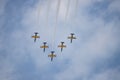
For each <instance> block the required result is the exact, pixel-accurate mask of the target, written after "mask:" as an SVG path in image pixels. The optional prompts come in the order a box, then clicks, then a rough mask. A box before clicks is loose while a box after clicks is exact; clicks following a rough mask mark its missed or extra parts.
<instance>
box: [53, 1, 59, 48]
mask: <svg viewBox="0 0 120 80" xmlns="http://www.w3.org/2000/svg"><path fill="white" fill-rule="evenodd" d="M60 3H61V0H58V3H57V11H56V20H55V27H54V37H53V46H52V48H53V49H54V48H55V37H56V29H57V22H58V14H59V9H60Z"/></svg>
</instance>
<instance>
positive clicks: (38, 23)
mask: <svg viewBox="0 0 120 80" xmlns="http://www.w3.org/2000/svg"><path fill="white" fill-rule="evenodd" d="M40 12H41V7H40V6H38V11H37V12H36V14H37V16H36V17H37V25H38V27H39V26H40V20H39V18H40Z"/></svg>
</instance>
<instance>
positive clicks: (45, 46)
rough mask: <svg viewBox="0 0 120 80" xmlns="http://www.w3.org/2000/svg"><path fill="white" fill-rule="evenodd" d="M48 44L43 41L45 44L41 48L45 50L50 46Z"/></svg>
mask: <svg viewBox="0 0 120 80" xmlns="http://www.w3.org/2000/svg"><path fill="white" fill-rule="evenodd" d="M46 44H47V42H43V46H40V48H43V52H45V48H48V46H47V45H46Z"/></svg>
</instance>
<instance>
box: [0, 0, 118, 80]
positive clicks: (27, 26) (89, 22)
mask: <svg viewBox="0 0 120 80" xmlns="http://www.w3.org/2000/svg"><path fill="white" fill-rule="evenodd" d="M98 1H101V0H98ZM92 2H93V0H79V3H78V8H80V9H79V10H81V11H80V14H78V15H77V16H76V17H74V15H75V14H76V11H75V7H76V3H75V0H71V3H70V11H69V16H68V19H67V22H65V20H64V19H65V13H66V8H67V5H66V4H67V0H61V5H60V11H59V15H58V25H57V32H56V33H57V34H56V37H55V40H56V41H55V42H56V44H55V45H56V48H55V50H56V51H57V52H58V53H56V54H58V55H57V57H56V59H55V61H53V63H54V64H52V65H55V64H56V65H60V64H59V63H61V64H62V63H63V62H65V61H66V59H67V60H68V61H69V63H65V64H62V65H60V68H61V71H60V72H57V73H56V74H55V75H52V77H53V78H55V80H75V79H76V78H79V77H82V78H83V79H86V78H85V77H88V75H90V74H91V73H90V72H91V70H92V68H93V66H95V64H94V63H95V62H96V61H99V60H102V59H105V60H107V59H108V58H111V57H112V55H114V54H113V53H112V52H114V51H115V49H116V47H117V43H118V40H116V37H115V34H114V30H115V29H114V25H115V22H114V21H113V22H111V23H105V22H104V20H103V18H101V17H99V18H96V19H94V20H93V19H91V18H90V16H88V15H86V14H83V13H82V11H83V9H84V7H86V6H89V5H90V4H92ZM72 3H73V5H72ZM47 4H48V3H47V2H42V3H40V2H38V3H37V4H36V6H34V7H33V8H29V9H27V10H26V12H25V13H24V16H23V20H22V26H24V30H18V31H14V32H13V33H12V34H11V39H10V41H11V42H12V41H13V40H14V44H12V43H11V44H10V45H11V47H10V48H8V52H9V51H11V50H13V51H11V52H12V54H10V55H12V56H14V60H16V61H15V62H16V63H17V62H20V63H21V62H23V61H25V60H26V59H27V57H28V56H30V57H31V58H32V60H33V62H34V63H35V67H36V68H37V69H38V71H40V70H44V68H46V66H47V68H49V66H50V65H51V64H50V61H49V59H48V57H47V55H48V53H49V52H50V50H51V45H53V43H52V41H53V33H54V28H55V27H54V26H55V24H56V23H55V16H56V4H57V0H51V6H50V8H49V9H50V10H49V13H48V14H47ZM24 11H25V10H24ZM39 11H40V12H39ZM46 16H48V24H47V21H46V20H47V17H46ZM66 23H67V24H66ZM116 29H117V28H116ZM35 31H38V32H39V35H40V37H41V38H40V39H38V40H37V42H36V43H34V42H33V39H31V36H32V35H33V33H34V32H35ZM71 31H72V32H75V33H76V35H75V36H77V40H75V41H74V42H73V44H69V42H68V40H67V36H68V35H69V33H71ZM44 40H46V41H47V42H48V44H49V46H50V49H48V50H49V51H47V53H45V54H44V53H43V52H42V49H40V45H41V44H42V42H43V41H44ZM61 40H64V41H65V42H66V45H67V48H66V49H64V51H63V53H61V54H59V50H58V49H57V44H58V43H59V42H60V41H61ZM110 51H111V52H110ZM18 53H19V54H18ZM57 62H58V64H57ZM10 63H11V62H10ZM66 64H68V66H67V68H65V69H62V68H64V67H65V65H66ZM93 64H94V65H93ZM4 66H6V64H4ZM4 66H3V67H4ZM11 66H12V65H11ZM3 67H2V70H3V71H2V72H1V73H0V74H2V73H4V72H5V74H7V75H9V76H11V74H12V72H14V69H13V68H14V66H12V68H9V69H10V70H9V69H8V70H7V71H8V72H7V73H6V71H5V69H6V68H8V67H7V66H6V67H5V69H4V68H3ZM53 69H54V68H53ZM43 73H44V72H43ZM107 73H109V72H107ZM107 73H105V74H107ZM110 73H111V72H110ZM115 73H116V72H115ZM48 74H51V73H50V72H48ZM7 75H5V77H4V76H3V78H2V80H4V79H6V76H7ZM100 75H102V74H100ZM98 78H99V75H98ZM100 78H101V76H100ZM94 79H96V77H95V78H94ZM9 80H11V79H9Z"/></svg>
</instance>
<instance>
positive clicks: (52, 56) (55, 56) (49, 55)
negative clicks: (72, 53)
mask: <svg viewBox="0 0 120 80" xmlns="http://www.w3.org/2000/svg"><path fill="white" fill-rule="evenodd" d="M48 57H56V55H51V54H50V55H48Z"/></svg>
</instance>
